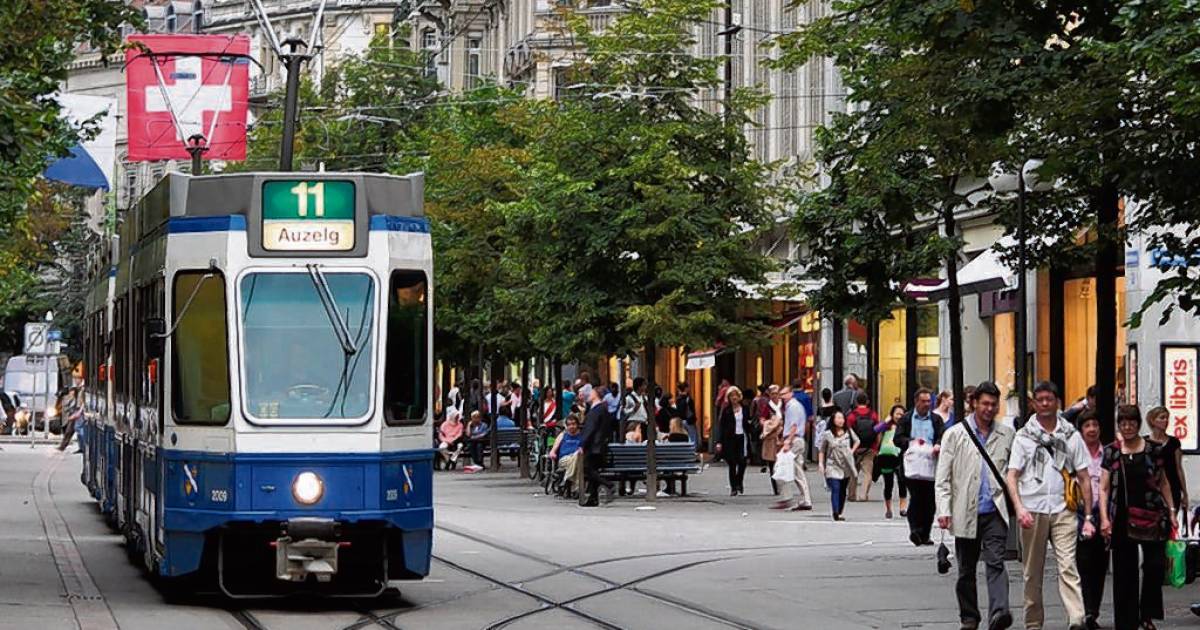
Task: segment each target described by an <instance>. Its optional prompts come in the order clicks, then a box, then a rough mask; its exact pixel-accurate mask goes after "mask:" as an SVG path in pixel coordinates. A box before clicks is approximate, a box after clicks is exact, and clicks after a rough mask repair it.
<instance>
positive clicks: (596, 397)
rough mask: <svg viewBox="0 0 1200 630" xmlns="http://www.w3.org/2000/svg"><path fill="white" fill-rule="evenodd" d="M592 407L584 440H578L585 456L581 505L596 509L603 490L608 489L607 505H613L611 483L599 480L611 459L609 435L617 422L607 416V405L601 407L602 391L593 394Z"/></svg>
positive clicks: (598, 390) (596, 390)
mask: <svg viewBox="0 0 1200 630" xmlns="http://www.w3.org/2000/svg"><path fill="white" fill-rule="evenodd" d="M591 395H592V401H591V402H592V405H591V408H590V409H588V412H587V418H586V419H585V420H584V423H583V437H582V438H580V441H579V449H580V452H582V453H583V457H584V459H583V477H584V485H585V486H587V488H586V489H585V488H582V487H581V488H580V489H579V505H582V506H584V507H595V506H596V505H599V493H600V488H601V487H603V488H604V490H605V494H604V502H605V503H610V502H611V501H612V498H613V486H612V482H609V481H605V480H604V479H602V478H601V477H600V469H602V468H604V463H605V460H606V459H607V457H608V442H609V436H611V435H612V433H613V425H614V423H615V422H616V419H615V418H613V416H612V414H611V413H608V406H607V405H604V404H601V403H603V402H604V401H603V399H602V397H601V395H600V389H599V388H595V389H593V390H592V391H591Z"/></svg>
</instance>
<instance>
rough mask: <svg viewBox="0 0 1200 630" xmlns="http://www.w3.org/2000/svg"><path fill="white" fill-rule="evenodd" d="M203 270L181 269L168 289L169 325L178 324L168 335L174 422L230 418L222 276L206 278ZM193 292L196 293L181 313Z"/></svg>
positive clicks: (211, 421) (216, 422) (218, 421)
mask: <svg viewBox="0 0 1200 630" xmlns="http://www.w3.org/2000/svg"><path fill="white" fill-rule="evenodd" d="M208 273H210V272H209V271H207V270H205V271H181V272H179V273H178V274H176V275H175V286H174V288H173V290H172V291H173V295H172V304H173V305H174V306H173V308H174V313H173V317H172V320H171V323H172V325H174V326H176V327H177V328H176V329H175V334H174V335H173V336H172V338H171V341H172V344H171V367H172V369H171V407H172V409H173V410H174V412H175V420H176V422H178V423H179V424H211V425H223V424H225V423H226V422H228V421H229V409H230V406H229V337H228V327H227V326H226V322H225V315H226V311H225V276H224V275H223V274H220V273H217V274H215V275H213V276H212V277H210V278H208V279H207V280H206V279H204V276H205V275H206V274H208ZM197 285H199V288H197ZM193 291H194V292H195V295H196V297H195V298H193V299H192V303H191V306H189V307H188V309H187V311H186V312H184V310H183V307H184V304H185V303H187V301H188V298H189V297H191V295H192V292H193ZM181 314H182V317H180V315H181Z"/></svg>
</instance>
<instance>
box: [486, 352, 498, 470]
mask: <svg viewBox="0 0 1200 630" xmlns="http://www.w3.org/2000/svg"><path fill="white" fill-rule="evenodd" d="M488 367H489V368H490V369H489V370H488V371H489V372H491V378H490V379H489V380H490V381H491V383H489V385H488V400H487V402H488V404H487V410H488V417H489V418H491V423H490V426H489V427H488V444H489V445H490V446H491V448H492V456H491V459H490V461H489V462H488V468H490V469H491V470H493V471H497V470H500V444H499V442H500V436H499V435H497V433H498V431H499V427H498V426H496V425H497V424H499V422H500V413H499V411H500V410H499V409H497V407H499V406H500V405H499V404H492V403H493V402H495V403H499V402H500V396H499V395H498V393H497V391H496V382H497V381H499V380H500V378H499V374H500V362H499V361H497V360H495V359H492V360H491V361H490V362H488ZM492 394H497V395H496V396H493V395H492Z"/></svg>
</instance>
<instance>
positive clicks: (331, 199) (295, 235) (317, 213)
mask: <svg viewBox="0 0 1200 630" xmlns="http://www.w3.org/2000/svg"><path fill="white" fill-rule="evenodd" d="M262 219H263V221H262V240H263V243H262V245H263V249H266V250H275V251H279V250H282V251H349V250H351V249H353V248H354V227H355V189H354V182H350V181H344V180H313V181H302V180H272V181H268V182H264V183H263V189H262Z"/></svg>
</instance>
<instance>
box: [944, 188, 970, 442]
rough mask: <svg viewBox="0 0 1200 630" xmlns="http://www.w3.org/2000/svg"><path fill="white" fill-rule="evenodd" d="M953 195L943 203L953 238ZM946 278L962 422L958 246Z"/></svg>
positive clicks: (956, 412)
mask: <svg viewBox="0 0 1200 630" xmlns="http://www.w3.org/2000/svg"><path fill="white" fill-rule="evenodd" d="M950 190H951V194H953V190H954V180H953V179H952V180H951V183H950ZM951 199H952V197H950V198H947V199H946V201H945V202H943V204H942V221H943V222H944V223H945V228H946V238H949V239H953V238H954V235H955V223H954V203H953V202H952V201H951ZM946 278H947V280H948V281H949V283H950V286H949V289H950V297H949V300H948V304H947V308H949V310H950V380H951V383H952V389H953V390H954V419H955V422H962V421H963V419H964V417H963V416H964V414H965V409H966V408H965V405H964V403H965V402H966V401H965V400H963V353H962V296H961V295H959V291H958V248H957V247H956V248H954V250H953V251H952V252H950V255H949V256H947V257H946Z"/></svg>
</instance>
